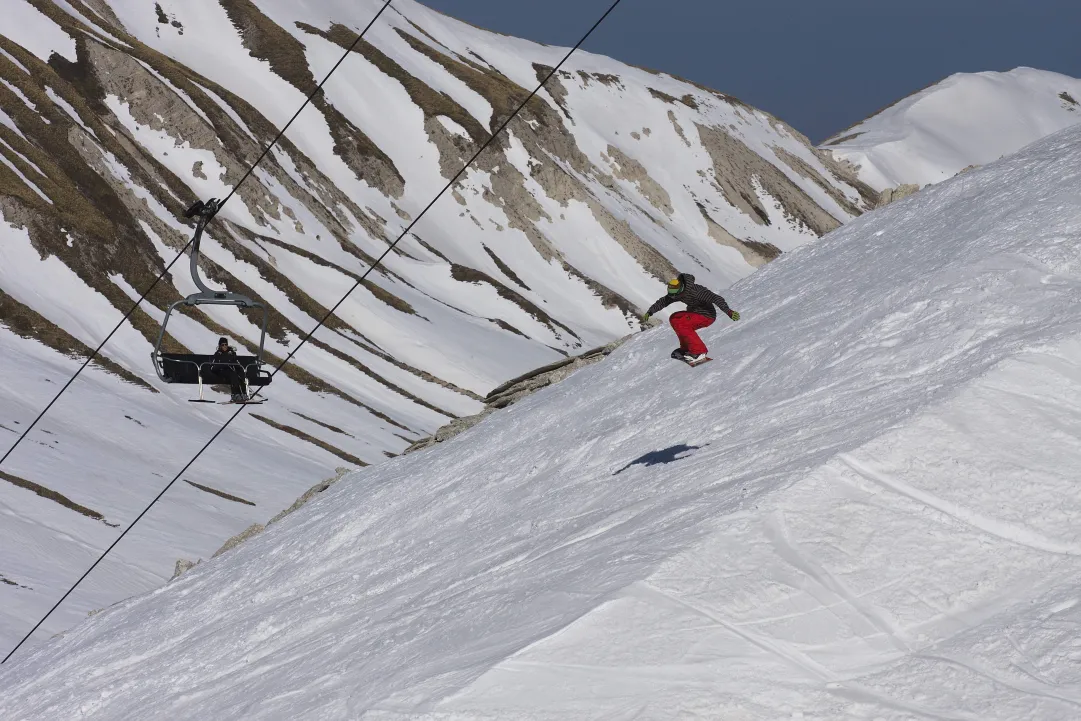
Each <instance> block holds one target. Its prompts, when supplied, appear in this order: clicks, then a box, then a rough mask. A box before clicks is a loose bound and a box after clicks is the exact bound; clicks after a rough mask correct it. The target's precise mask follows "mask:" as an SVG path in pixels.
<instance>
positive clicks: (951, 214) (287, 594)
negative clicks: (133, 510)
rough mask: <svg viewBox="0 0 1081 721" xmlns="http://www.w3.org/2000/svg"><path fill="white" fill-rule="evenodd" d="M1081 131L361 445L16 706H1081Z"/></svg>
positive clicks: (48, 709) (109, 713) (22, 693)
mask: <svg viewBox="0 0 1081 721" xmlns="http://www.w3.org/2000/svg"><path fill="white" fill-rule="evenodd" d="M1079 164H1081V126H1079V127H1077V128H1072V129H1069V130H1066V131H1063V132H1061V133H1059V134H1057V135H1055V136H1052V137H1050V138H1048V139H1045V140H1044V141H1042V142H1040V143H1038V144H1035V145H1033V146H1032V147H1030V148H1028V149H1026V150H1025V151H1023V152H1022V153H1020V154H1018V155H1016V156H1014V157H1012V158H1009V159H1007V160H1005V161H1002V162H1000V163H996V164H994V165H992V166H989V167H987V168H984V169H982V170H978V171H975V172H974V173H972V174H970V175H968V176H966V179H965V182H961V179H957V180H954V181H950V182H947V183H944V184H942V185H940V186H937V187H935V188H932V189H930V190H928V191H926V192H924V193H921V194H920V195H918V196H914V197H912V198H910V199H908V200H906V201H904V202H901V203H897V204H895V205H893V206H890V207H889V208H886V209H884V210H881V211H879V212H876V213H873V214H871V215H868V216H865V217H863V218H861V219H859V220H857V221H854V222H853V223H851V224H849V225H847V226H845V227H843V228H842V229H840V230H838V231H836V232H834V233H833V234H831V235H829V236H827V237H826V238H825V239H824V240H823V241H821V242H820V243H817V244H814V245H810V246H807V247H805V248H804V249H802V250H800V251H799V252H797V253H794V254H792V255H790V256H786V257H784V258H782V259H780V260H779V261H777V262H776V263H773V264H771V265H770V266H768V267H767V268H766V269H765V270H763V271H762V272H760V273H758V274H756V275H754V276H752V277H751V278H749V279H748V280H747V281H744V282H743V283H741V284H739V285H738V286H737V287H736V288H734V289H733V292H732V293H731V294H730V296H731V301H732V303H733V306H734V307H736V308H738V309H740V310H741V311H743V313H744V318H745V320H743V321H741V322H740V323H739V324H735V325H733V324H731V323H729V322H728V321H726V320H723V319H722V321H721V322H718V323H717V324H716V325H715V326H713V327H711V328H710V329H708V330H707V331H706V332H705V336H706V339H707V341H708V343H709V344H710V346H711V354H712V357H713V358H714V359H715V360H714V361H713V362H712V363H710V364H707V365H705V366H702V367H700V368H695V369H691V368H688V367H685V366H682V365H679V364H676V363H673V362H672V361H670V360H669V359H668V351H669V350H670V348H671V346H672V345H673V340H672V337H671V334H670V332H669V331H668V330H667V329H659V330H655V331H652V332H648V333H645V334H643V335H641V336H639V337H638V338H636V339H635V340H633V341H632V342H630V343H628V344H627V345H625V346H623V347H622V348H621V349H619V350H618V351H617V352H615V353H614V354H613V355H612V356H611V357H610V358H609V360H608V361H606V362H605V363H602V364H599V365H596V366H592V367H590V368H588V369H585V370H583V371H580V372H579V373H577V374H576V375H574V376H572V377H571V378H570V379H569V380H567V381H565V382H564V383H562V384H560V385H558V386H553V387H550V388H548V389H546V390H544V391H542V392H540V393H538V394H537V395H535V396H533V397H532V398H530V399H528V400H526V401H524V402H522V403H520V404H518V405H515V406H514V407H512V408H510V409H508V410H505V411H502V412H500V413H498V414H496V415H494V416H492V417H491V418H489V419H488V420H487V421H486V422H484V423H483V424H481V425H479V426H477V427H476V428H474V429H473V430H472V431H471V432H468V433H467V434H465V435H462V436H459V437H458V438H456V439H455V440H452V441H448V442H446V443H444V444H441V445H439V446H437V447H435V448H433V449H431V450H429V451H425V452H421V453H416V454H412V455H409V456H405V457H402V458H398V459H394V460H392V461H389V462H388V463H385V464H383V465H381V466H378V467H374V468H371V469H367V470H366V471H362V472H358V473H356V474H355V475H353V476H352V477H350V478H349V479H347V480H346V481H345V482H343V483H341V484H339V485H338V486H335V487H334V488H332V489H331V490H329V491H327V492H326V494H325V496H324V497H321V498H320V499H319V500H317V501H315V502H313V503H311V504H309V505H308V506H306V507H304V508H303V509H302V510H301V511H299V512H297V513H295V514H293V515H292V516H289V517H287V519H286V520H284V521H283V522H281V523H280V524H277V525H275V526H272V527H271V528H270V529H269V531H267V532H266V533H264V534H263V535H261V536H258V537H256V538H255V539H253V540H251V541H249V542H248V543H246V544H244V545H242V546H240V547H239V548H238V549H236V550H235V551H232V552H230V553H229V554H227V555H226V556H223V557H221V558H220V559H218V560H216V561H213V562H210V563H206V564H203V565H201V566H199V567H197V568H196V569H194V570H193V571H191V572H190V573H188V574H187V575H185V576H183V577H182V578H181V579H179V580H178V581H175V582H173V583H171V584H169V585H168V586H166V587H164V588H162V589H160V590H158V591H155V592H153V593H150V594H147V595H144V596H141V597H137V598H133V599H130V600H128V601H125V602H122V603H120V604H118V605H116V606H114V607H112V608H109V609H107V610H105V611H104V612H102V613H101V614H99V615H96V616H94V617H93V618H91V619H89V620H87V621H85V622H83V623H82V624H81V625H79V626H77V627H76V628H74V629H73V630H71V631H70V632H68V633H66V634H65V635H64V636H63V637H62V638H58V639H55V640H53V641H51V642H50V643H48V644H46V645H44V646H42V647H38V648H34V649H31V650H29V651H28V652H25V653H22V654H20V655H18V656H16V657H15V658H14V659H13V660H12V661H11V662H9V663H8V665H6V666H4V667H3V670H2V671H0V687H2V688H3V690H4V692H3V694H2V695H0V717H3V718H18V719H59V718H65V719H66V718H94V719H123V718H140V719H148V718H160V719H195V718H199V719H205V718H245V719H301V718H304V719H358V718H364V719H388V720H389V719H418V718H431V719H504V720H505V719H602V718H604V719H611V718H698V717H701V718H731V719H763V720H765V719H771V720H773V719H804V720H808V719H830V720H836V719H868V720H871V719H875V720H883V719H885V720H892V719H965V720H973V719H980V720H982V721H989V720H991V719H1046V720H1048V721H1051V720H1055V721H1059V720H1061V719H1067V718H1077V717H1078V716H1079V715H1081V663H1079V661H1081V640H1079V639H1078V636H1077V633H1076V629H1077V624H1078V622H1081V581H1079V580H1078V579H1079V578H1081V575H1079V573H1081V558H1079V557H1081V494H1078V493H1077V487H1076V484H1077V479H1076V469H1077V468H1078V467H1081V310H1079V309H1081V258H1079V256H1078V248H1077V242H1078V239H1079V237H1081V172H1079V171H1078V170H1077V168H1078V167H1079Z"/></svg>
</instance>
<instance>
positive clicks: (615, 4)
mask: <svg viewBox="0 0 1081 721" xmlns="http://www.w3.org/2000/svg"><path fill="white" fill-rule="evenodd" d="M621 2H622V0H614V2H613V3H612V4H611V5H610V6H609V7H608V9H607V10H606V11H605V12H604V14H603V15H601V17H600V19H598V20H597V22H595V23H593V25H592V27H590V28H589V30H588V31H586V33H585V35H583V36H582V38H581V39H580V40H579V41H578V42H577V43H575V45H574V47H572V48H571V49H570V50H568V51H567V53H566V55H564V56H563V58H562V59H561V60H560V61H559V62H558V63H557V64H556V66H555V67H553V68H552V69H551V71H550V72H549V73H548V74H547V75H546V76H545V77H544V80H542V81H541V82H540V84H539V85H537V87H536V88H534V89H533V91H532V92H531V93H530V94H529V95H528V96H527V97H526V99H525V100H523V101H522V102H521V104H519V105H518V107H517V108H515V109H514V112H513V113H511V114H510V115H509V116H508V117H507V119H506V120H504V121H503V123H502V124H501V125H500V126H499V127H498V128H497V129H496V130H495V132H493V133H492V134H491V136H490V137H489V138H488V139H487V140H486V141H485V142H484V144H483V145H481V147H480V149H479V150H477V151H476V152H475V153H474V154H473V156H472V157H471V158H470V159H469V160H468V161H467V162H466V163H465V165H463V166H462V168H461V170H459V171H458V172H457V173H456V174H455V175H454V177H453V178H451V179H450V181H448V182H447V184H446V185H444V186H443V189H442V190H440V191H439V193H438V194H437V195H436V196H435V197H434V198H433V199H432V200H431V202H430V203H428V205H426V206H425V207H424V210H422V211H421V212H420V214H419V215H418V216H417V217H416V218H414V219H413V220H412V221H411V222H410V223H409V225H407V226H406V228H405V230H403V231H402V232H401V234H399V235H398V237H397V239H395V241H394V242H393V243H391V244H390V245H389V246H387V249H386V250H384V251H383V253H382V254H381V255H380V256H379V257H378V258H376V259H375V261H374V262H373V263H372V264H371V266H369V268H368V270H366V271H364V273H363V275H361V276H360V278H359V279H358V280H357V281H356V282H355V283H354V284H353V286H352V287H351V288H350V289H349V290H348V291H347V292H346V294H345V295H343V296H342V297H341V299H340V300H339V301H338V302H337V303H335V304H334V306H333V307H332V308H331V309H330V310H329V311H327V312H326V314H324V315H323V317H322V318H321V319H320V320H319V322H318V323H317V324H316V326H315V327H314V328H312V330H311V331H310V332H309V333H307V334H306V335H305V336H304V338H303V339H302V340H301V341H300V343H298V344H297V346H296V348H294V349H293V350H292V351H290V352H289V355H287V356H286V357H285V358H284V359H283V360H282V362H281V363H279V364H278V365H277V367H275V369H274V372H273V373H271V374H270V375H271V377H272V378H273V377H274V376H275V375H277V374H278V371H280V370H281V369H282V367H283V366H284V365H285V364H286V363H288V362H289V361H290V360H291V359H292V357H293V356H294V355H296V353H297V351H299V350H300V348H301V347H302V346H303V345H304V344H305V343H307V342H308V340H309V339H310V338H311V337H312V336H313V335H314V334H315V332H316V331H317V330H319V328H321V327H322V326H323V324H324V323H326V321H327V319H328V318H330V316H331V315H332V314H333V313H334V312H335V311H336V310H337V309H338V308H339V306H341V304H342V303H344V302H345V301H346V299H347V298H348V297H349V296H350V295H352V293H353V291H354V290H356V289H357V288H358V287H359V286H360V284H361V283H363V282H364V279H365V278H367V277H368V274H369V273H371V272H372V271H373V270H375V268H376V267H377V266H378V265H379V264H380V263H381V262H382V261H383V260H384V259H385V258H386V257H387V256H388V255H389V254H390V252H391V251H393V250H394V248H395V246H397V245H398V243H400V242H401V241H402V239H403V238H405V237H406V235H408V234H409V232H410V231H411V230H412V229H413V227H414V226H415V225H416V224H417V222H418V221H419V220H420V219H421V218H423V217H424V215H425V214H426V213H427V212H428V211H429V210H430V209H431V208H432V206H433V205H435V203H436V201H438V200H439V199H440V198H441V197H443V195H445V194H446V192H447V191H448V190H450V188H452V187H453V186H454V184H455V183H456V182H458V179H459V178H461V177H462V175H464V174H465V172H466V171H467V170H468V169H469V167H470V166H471V165H472V164H473V162H474V161H475V160H476V159H477V158H478V157H480V154H481V153H483V152H484V151H485V150H486V149H487V148H488V146H489V145H491V144H492V142H493V141H494V140H495V139H496V138H497V137H498V136H499V134H500V133H501V132H503V130H504V129H505V128H506V127H507V126H508V125H509V124H510V122H511V121H512V120H514V118H516V117H517V116H518V113H520V112H521V111H522V109H523V108H525V106H526V104H527V103H529V101H530V100H532V99H533V98H534V97H535V96H536V95H537V93H539V92H540V90H541V88H543V87H544V86H545V85H546V84H547V83H548V81H549V80H550V79H551V78H552V77H553V76H554V75H555V74H556V73H557V72H558V71H559V70H560V69H561V68H562V67H563V65H564V64H565V63H566V62H567V60H569V59H570V57H571V55H573V54H574V53H575V51H577V50H578V49H579V48H580V47H581V46H582V44H583V43H585V41H586V40H588V39H589V37H590V36H591V35H592V34H593V33H594V31H596V29H597V28H598V27H600V25H601V23H602V22H604V21H605V20H606V19H607V18H608V16H609V15H611V14H612V11H613V10H615V9H616V7H618V6H619V4H620V3H621ZM389 4H390V2H389V0H388V2H387V5H389ZM383 7H384V9H385V8H386V5H384V6H383ZM380 12H382V10H381V11H380ZM377 17H378V16H377ZM373 22H374V20H373ZM368 27H371V25H369V26H368ZM359 40H360V38H359V37H358V38H357V40H356V41H354V45H355V44H356V42H359ZM335 67H337V66H335ZM328 77H329V76H328ZM324 82H325V81H324ZM227 199H228V198H227ZM259 393H260V391H256V392H255V393H254V394H253V395H252V398H254V397H255V396H257V395H259ZM245 408H247V406H246V405H243V404H240V405H239V407H238V408H237V409H236V411H234V413H233V415H231V416H229V419H228V420H226V421H225V423H224V424H223V425H222V426H221V428H219V429H218V430H217V431H215V432H214V435H213V436H211V437H210V440H208V441H207V442H206V443H205V444H203V447H202V448H200V449H199V451H198V452H197V453H196V454H195V455H194V456H192V458H191V460H189V461H188V462H187V463H185V464H184V467H183V468H181V469H180V472H179V473H177V474H176V475H175V476H174V477H173V480H171V481H169V483H168V485H166V486H165V488H163V489H162V490H161V492H160V493H158V495H156V496H155V497H154V500H152V501H151V502H150V504H149V505H148V506H147V507H146V508H144V509H143V511H142V512H141V513H140V514H139V515H138V516H136V518H135V520H134V521H132V522H131V523H130V524H129V525H128V527H127V528H125V529H124V531H123V532H122V533H121V534H120V535H119V536H118V537H117V539H116V540H115V541H113V542H112V543H111V544H110V545H109V547H108V548H106V549H105V551H104V552H103V553H102V554H101V555H100V556H99V557H98V559H97V560H96V561H94V563H93V565H91V566H90V568H88V569H86V572H85V573H83V575H82V576H80V577H79V580H77V581H76V582H75V583H74V584H73V585H72V586H71V588H69V589H68V590H67V592H66V593H64V595H63V596H61V598H60V600H59V601H57V602H56V603H55V604H54V605H53V607H52V608H50V609H49V611H48V613H46V614H45V615H44V616H42V618H41V620H40V621H38V622H37V623H36V624H35V625H34V627H33V628H32V629H30V632H29V633H27V634H26V635H25V636H24V637H23V638H22V640H21V641H19V643H18V644H16V645H15V648H13V649H11V651H10V652H8V655H7V656H5V657H4V660H3V661H0V664H4V663H7V660H8V659H9V658H11V656H12V655H13V654H14V653H15V652H16V651H18V650H19V648H20V647H21V646H22V645H23V644H24V643H26V641H27V639H29V638H30V637H31V636H32V635H33V634H34V632H35V631H37V629H38V628H40V627H41V624H43V623H45V621H46V619H48V618H49V616H51V615H52V614H53V612H54V611H55V610H56V609H57V608H59V607H60V604H62V603H63V602H64V601H65V600H66V599H67V597H68V596H70V595H71V593H72V592H73V591H74V590H75V589H76V588H77V587H78V586H79V584H80V583H82V582H83V580H84V579H85V578H86V577H87V576H89V575H90V572H91V571H93V570H94V569H95V568H96V567H97V566H98V564H99V563H101V562H102V561H103V560H105V557H106V556H107V555H109V552H110V551H112V550H113V549H114V548H115V547H116V546H117V544H119V543H120V541H121V540H122V539H123V538H124V536H126V535H127V534H128V532H129V531H131V529H132V528H134V527H135V524H136V523H138V522H139V521H140V520H141V519H142V518H143V516H145V515H146V514H147V513H148V512H149V511H150V509H151V508H153V507H154V505H155V504H156V503H157V502H158V501H159V500H161V498H162V497H163V496H164V495H165V494H166V492H168V490H169V489H170V488H172V487H173V485H174V484H175V483H176V482H177V481H178V480H180V477H181V476H182V475H183V474H184V473H186V472H187V470H188V468H190V467H191V466H192V464H194V463H195V461H197V460H199V457H200V456H202V455H203V453H204V452H205V451H206V449H207V448H209V447H210V445H211V444H212V443H213V442H214V441H216V440H217V439H218V436H220V435H221V434H222V432H224V431H225V429H226V428H228V427H229V425H230V424H231V423H232V422H233V421H234V420H236V418H237V416H239V415H240V414H241V413H242V412H243V411H244V410H245Z"/></svg>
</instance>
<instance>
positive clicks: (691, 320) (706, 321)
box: [669, 310, 716, 355]
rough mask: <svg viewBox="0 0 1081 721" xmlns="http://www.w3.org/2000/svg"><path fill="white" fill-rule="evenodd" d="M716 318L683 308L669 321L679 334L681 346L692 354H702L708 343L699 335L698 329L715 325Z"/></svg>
mask: <svg viewBox="0 0 1081 721" xmlns="http://www.w3.org/2000/svg"><path fill="white" fill-rule="evenodd" d="M715 320H716V318H710V317H709V316H706V315H701V314H699V313H691V312H688V311H685V310H681V311H679V312H678V313H673V314H672V317H671V318H670V319H669V322H670V323H671V324H672V330H674V331H675V332H676V335H677V336H679V347H680V348H682V349H683V350H684V351H685V352H687V353H689V354H691V355H702V354H703V353H705V352H706V344H705V343H703V342H702V339H701V338H699V337H698V333H697V331H699V330H701V329H702V328H707V327H709V326H711V325H713V321H715Z"/></svg>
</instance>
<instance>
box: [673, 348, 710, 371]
mask: <svg viewBox="0 0 1081 721" xmlns="http://www.w3.org/2000/svg"><path fill="white" fill-rule="evenodd" d="M672 358H674V359H675V360H678V361H679V362H680V363H686V364H687V365H689V366H690V367H691V368H694V367H695V366H700V365H702V364H703V363H709V362H710V361H711V360H713V359H712V358H709V357H706V358H703V359H702V360H700V361H697V362H695V363H692V362H691V361H689V360H687V359H685V358H684V357H683V354H682V353H680V352H679V350H678V349H677V350H674V351H672Z"/></svg>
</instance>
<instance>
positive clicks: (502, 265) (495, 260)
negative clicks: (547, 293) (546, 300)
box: [481, 243, 532, 291]
mask: <svg viewBox="0 0 1081 721" xmlns="http://www.w3.org/2000/svg"><path fill="white" fill-rule="evenodd" d="M481 247H482V248H484V252H485V253H487V254H488V257H489V258H491V259H492V262H493V263H495V265H496V267H497V268H499V271H500V272H501V273H502V274H503V275H505V276H507V277H508V278H510V279H511V280H512V281H513V282H514V283H515V284H517V285H518V286H519V287H520V288H523V289H525V290H528V291H532V289H531V288H530V287H529V286H528V285H526V284H525V283H523V282H522V279H521V278H519V277H518V276H517V275H516V274H515V273H514V271H513V270H511V267H510V266H509V265H507V264H506V263H504V262H503V260H502V259H501V258H500V257H499V256H498V255H496V254H495V252H494V251H493V250H492V249H491V248H489V247H488V246H487V245H484V244H483V243H481Z"/></svg>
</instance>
